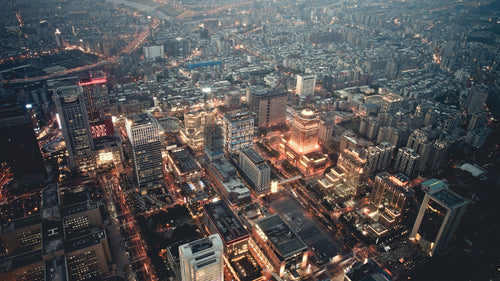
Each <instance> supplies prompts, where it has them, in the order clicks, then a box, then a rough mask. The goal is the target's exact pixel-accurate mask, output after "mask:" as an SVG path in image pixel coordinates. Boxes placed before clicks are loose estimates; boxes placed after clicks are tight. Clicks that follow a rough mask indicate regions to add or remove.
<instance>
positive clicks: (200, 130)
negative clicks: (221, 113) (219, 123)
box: [180, 107, 217, 151]
mask: <svg viewBox="0 0 500 281" xmlns="http://www.w3.org/2000/svg"><path fill="white" fill-rule="evenodd" d="M216 113H217V112H216V110H215V108H212V107H199V108H191V109H190V110H189V111H187V112H186V113H184V129H182V130H181V131H180V136H181V139H182V141H183V142H185V143H187V144H188V145H189V146H190V147H191V148H192V149H193V150H195V151H197V150H202V149H203V146H204V143H205V127H206V126H212V125H213V124H214V122H215V115H216Z"/></svg>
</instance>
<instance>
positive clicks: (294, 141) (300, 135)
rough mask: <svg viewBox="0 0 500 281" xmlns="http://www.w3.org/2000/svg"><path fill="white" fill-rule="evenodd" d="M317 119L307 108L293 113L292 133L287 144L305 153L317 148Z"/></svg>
mask: <svg viewBox="0 0 500 281" xmlns="http://www.w3.org/2000/svg"><path fill="white" fill-rule="evenodd" d="M318 133H319V119H318V117H317V116H316V114H315V113H314V112H313V111H312V110H309V109H304V110H302V112H300V113H297V114H295V117H294V119H293V123H292V135H291V138H290V141H289V142H288V146H289V147H290V148H292V149H293V150H294V151H296V152H298V153H300V154H307V153H309V152H312V151H314V150H316V149H318Z"/></svg>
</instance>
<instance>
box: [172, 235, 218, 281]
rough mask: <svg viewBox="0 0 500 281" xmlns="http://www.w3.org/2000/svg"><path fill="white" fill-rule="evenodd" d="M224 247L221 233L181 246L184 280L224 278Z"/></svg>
mask: <svg viewBox="0 0 500 281" xmlns="http://www.w3.org/2000/svg"><path fill="white" fill-rule="evenodd" d="M223 255H224V247H223V244H222V239H221V238H220V236H219V234H214V235H210V236H208V237H205V238H202V239H198V240H196V241H193V242H191V243H188V244H184V245H181V246H179V260H180V267H181V278H182V281H222V280H224V260H223V258H222V256H223Z"/></svg>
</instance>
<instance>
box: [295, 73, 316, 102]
mask: <svg viewBox="0 0 500 281" xmlns="http://www.w3.org/2000/svg"><path fill="white" fill-rule="evenodd" d="M315 88H316V75H311V74H309V75H304V74H298V75H297V86H296V90H295V92H296V93H297V95H299V96H301V97H306V96H311V95H314V89H315Z"/></svg>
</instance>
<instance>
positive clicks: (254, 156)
mask: <svg viewBox="0 0 500 281" xmlns="http://www.w3.org/2000/svg"><path fill="white" fill-rule="evenodd" d="M241 152H242V153H245V155H246V156H248V158H250V160H252V162H253V163H254V164H259V163H262V162H264V158H262V156H260V154H259V153H257V151H255V150H254V149H253V148H247V149H242V150H241Z"/></svg>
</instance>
